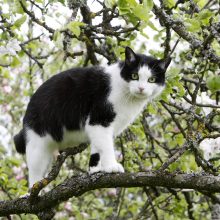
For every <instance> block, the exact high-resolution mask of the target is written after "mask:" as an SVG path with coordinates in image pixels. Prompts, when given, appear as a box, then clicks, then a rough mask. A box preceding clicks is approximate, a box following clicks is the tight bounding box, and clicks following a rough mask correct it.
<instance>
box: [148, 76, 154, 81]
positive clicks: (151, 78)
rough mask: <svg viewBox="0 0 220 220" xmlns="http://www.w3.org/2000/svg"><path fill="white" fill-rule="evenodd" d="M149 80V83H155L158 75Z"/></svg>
mask: <svg viewBox="0 0 220 220" xmlns="http://www.w3.org/2000/svg"><path fill="white" fill-rule="evenodd" d="M148 82H149V83H155V82H156V77H153V76H152V77H150V78H149V79H148Z"/></svg>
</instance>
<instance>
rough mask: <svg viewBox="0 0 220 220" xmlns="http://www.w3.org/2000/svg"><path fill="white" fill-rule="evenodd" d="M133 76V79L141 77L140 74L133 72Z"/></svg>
mask: <svg viewBox="0 0 220 220" xmlns="http://www.w3.org/2000/svg"><path fill="white" fill-rule="evenodd" d="M131 78H132V79H133V80H138V79H139V76H138V74H137V73H132V74H131Z"/></svg>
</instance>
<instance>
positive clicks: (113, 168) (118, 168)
mask: <svg viewBox="0 0 220 220" xmlns="http://www.w3.org/2000/svg"><path fill="white" fill-rule="evenodd" d="M101 171H103V172H106V173H124V172H125V171H124V168H123V166H122V165H121V164H120V163H117V162H116V163H113V164H111V165H106V166H102V167H101Z"/></svg>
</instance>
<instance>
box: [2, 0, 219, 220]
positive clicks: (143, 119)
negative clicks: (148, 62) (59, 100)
mask: <svg viewBox="0 0 220 220" xmlns="http://www.w3.org/2000/svg"><path fill="white" fill-rule="evenodd" d="M0 3H1V4H0V5H1V6H0V19H1V20H0V39H1V40H0V83H1V87H0V104H1V105H0V106H1V107H0V136H1V138H0V159H1V160H0V200H11V199H14V198H17V197H19V196H21V195H23V194H25V193H26V192H27V190H28V189H27V181H26V176H27V168H26V164H25V158H23V157H22V156H20V155H18V154H16V152H15V150H14V146H13V135H14V134H16V133H17V132H18V131H19V129H20V128H21V125H22V117H23V115H24V111H25V108H26V106H27V103H28V101H29V99H30V97H31V95H32V94H33V92H34V91H35V90H36V89H37V88H38V87H39V85H40V84H42V82H44V81H45V80H46V79H48V78H49V77H50V76H52V75H54V74H56V73H58V72H61V71H63V70H66V69H68V68H71V67H73V66H87V65H97V64H107V63H108V64H110V63H113V62H115V61H116V60H117V59H123V58H124V47H125V46H130V47H132V48H133V49H134V50H135V51H138V52H139V53H145V54H151V55H153V56H156V57H158V58H166V57H167V56H169V54H171V57H172V64H171V66H170V68H169V71H168V72H167V76H166V80H167V86H166V89H165V90H164V92H163V94H162V95H161V97H160V98H158V100H156V101H155V102H152V103H150V104H149V105H148V106H147V107H146V109H145V111H144V112H143V114H142V115H141V116H140V117H139V118H138V119H137V120H136V121H135V123H134V124H133V125H132V126H130V127H129V128H128V129H127V130H126V131H125V132H124V133H123V134H122V135H121V136H120V137H118V138H117V139H116V146H117V151H116V153H117V155H118V159H119V161H120V162H122V163H123V165H124V167H125V170H126V171H127V172H139V171H149V170H158V169H159V170H161V171H163V170H165V169H166V170H168V171H169V172H180V173H181V172H186V173H195V174H198V173H207V174H211V175H218V173H219V165H220V164H219V154H218V152H219V148H220V140H219V137H220V126H219V124H220V123H219V122H220V117H219V106H218V105H217V104H218V101H219V94H220V70H219V63H220V44H219V42H220V35H219V32H220V24H219V11H220V6H219V2H218V1H215V0H189V1H185V0H178V1H175V0H165V1H152V0H144V1H135V0H106V1H104V2H103V1H74V0H68V1H64V0H59V1H52V0H49V1H47V0H37V1H32V0H27V1H24V0H17V1H7V0H0ZM210 138H211V139H210ZM199 146H200V147H199ZM88 155H89V149H87V150H86V151H85V152H84V153H82V154H79V155H77V156H74V157H73V156H71V157H69V158H68V159H67V160H66V163H65V164H64V165H63V167H62V169H61V171H60V173H59V176H58V177H57V178H56V180H55V181H53V182H52V183H51V185H50V188H53V187H54V186H55V185H57V184H59V183H61V182H62V181H63V180H64V179H66V178H67V177H70V176H72V175H80V174H81V173H84V172H86V170H87V167H88ZM172 156H174V160H170V158H172ZM207 190H208V189H207ZM218 202H219V200H218V196H217V195H214V194H212V193H210V192H205V191H203V192H201V191H198V190H197V191H195V190H189V189H182V190H181V189H172V188H161V187H157V185H155V187H141V188H117V189H115V188H112V189H101V190H94V191H90V192H87V193H85V194H83V195H82V196H80V197H79V198H75V197H74V198H71V199H69V200H68V201H67V202H65V203H61V204H60V205H58V206H56V214H55V217H54V219H72V220H73V219H77V220H80V219H132V220H133V219H175V220H176V219H211V215H214V214H213V213H214V212H215V208H216V204H217V205H218ZM8 218H9V217H8ZM12 218H13V219H36V218H37V217H36V216H34V215H30V214H28V215H23V214H22V215H13V216H12Z"/></svg>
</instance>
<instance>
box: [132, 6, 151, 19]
mask: <svg viewBox="0 0 220 220" xmlns="http://www.w3.org/2000/svg"><path fill="white" fill-rule="evenodd" d="M133 13H134V14H135V16H137V17H138V18H139V19H141V20H143V21H148V20H149V11H148V9H147V8H144V7H143V5H137V6H136V7H135V8H134V9H133Z"/></svg>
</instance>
